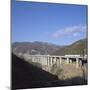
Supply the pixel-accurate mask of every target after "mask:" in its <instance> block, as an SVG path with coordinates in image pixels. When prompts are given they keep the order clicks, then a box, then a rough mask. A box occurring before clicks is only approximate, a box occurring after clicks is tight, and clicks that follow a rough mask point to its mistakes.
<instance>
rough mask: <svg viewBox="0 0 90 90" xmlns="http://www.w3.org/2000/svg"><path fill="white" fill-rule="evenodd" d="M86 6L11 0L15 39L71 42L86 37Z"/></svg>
mask: <svg viewBox="0 0 90 90" xmlns="http://www.w3.org/2000/svg"><path fill="white" fill-rule="evenodd" d="M86 31H87V6H85V5H83V6H81V5H67V4H50V3H35V2H16V1H15V0H14V2H12V42H16V41H17V42H23V41H30V42H31V41H43V42H49V43H54V44H58V45H66V44H71V43H73V42H74V41H77V40H79V39H82V38H85V37H86Z"/></svg>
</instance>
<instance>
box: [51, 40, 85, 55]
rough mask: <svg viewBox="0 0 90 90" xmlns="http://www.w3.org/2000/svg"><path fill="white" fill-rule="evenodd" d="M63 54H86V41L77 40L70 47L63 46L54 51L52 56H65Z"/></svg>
mask: <svg viewBox="0 0 90 90" xmlns="http://www.w3.org/2000/svg"><path fill="white" fill-rule="evenodd" d="M65 54H80V55H83V54H87V39H81V40H78V41H76V42H74V43H72V44H71V45H68V46H65V47H63V48H60V49H58V50H56V51H55V52H54V53H52V55H65Z"/></svg>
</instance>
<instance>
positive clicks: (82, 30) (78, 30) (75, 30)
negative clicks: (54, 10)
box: [52, 25, 86, 38]
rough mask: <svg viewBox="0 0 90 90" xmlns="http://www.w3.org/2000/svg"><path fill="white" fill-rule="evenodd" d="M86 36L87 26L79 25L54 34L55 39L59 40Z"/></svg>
mask: <svg viewBox="0 0 90 90" xmlns="http://www.w3.org/2000/svg"><path fill="white" fill-rule="evenodd" d="M81 34H83V35H86V25H84V26H83V25H77V26H71V27H66V28H64V29H60V30H57V31H55V32H54V33H53V34H52V37H53V38H59V37H61V38H62V37H69V36H73V37H77V36H79V35H81Z"/></svg>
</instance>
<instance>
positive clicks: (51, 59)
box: [51, 57, 53, 65]
mask: <svg viewBox="0 0 90 90" xmlns="http://www.w3.org/2000/svg"><path fill="white" fill-rule="evenodd" d="M52 64H53V57H51V65H52Z"/></svg>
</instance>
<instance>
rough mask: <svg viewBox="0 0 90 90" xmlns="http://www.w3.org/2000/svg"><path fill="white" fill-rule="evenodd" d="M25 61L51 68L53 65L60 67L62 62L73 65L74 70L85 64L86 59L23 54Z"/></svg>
mask: <svg viewBox="0 0 90 90" xmlns="http://www.w3.org/2000/svg"><path fill="white" fill-rule="evenodd" d="M24 58H25V60H31V61H32V62H37V63H40V64H41V65H46V66H52V65H53V64H57V65H60V64H62V63H63V62H64V63H65V64H73V63H75V66H76V68H78V67H81V66H82V64H83V62H87V57H82V56H80V55H65V56H55V55H29V54H28V55H27V54H24Z"/></svg>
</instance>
